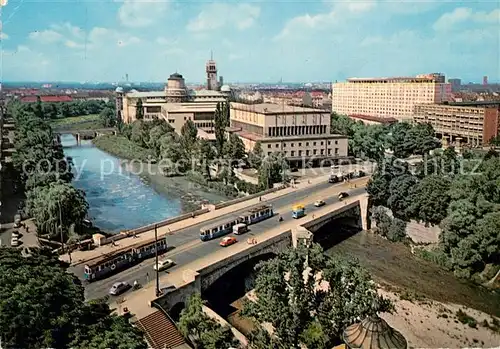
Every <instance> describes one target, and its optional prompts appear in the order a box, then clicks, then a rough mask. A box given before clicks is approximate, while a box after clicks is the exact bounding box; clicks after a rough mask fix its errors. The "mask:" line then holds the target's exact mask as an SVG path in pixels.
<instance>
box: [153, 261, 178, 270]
mask: <svg viewBox="0 0 500 349" xmlns="http://www.w3.org/2000/svg"><path fill="white" fill-rule="evenodd" d="M174 264H175V263H174V261H173V260H171V259H164V260H161V261H158V271H162V270H165V269H168V268H170V267H171V266H173V265H174ZM156 268H157V267H156V263H155V264H154V265H153V269H154V270H156Z"/></svg>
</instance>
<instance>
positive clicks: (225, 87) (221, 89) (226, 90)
mask: <svg viewBox="0 0 500 349" xmlns="http://www.w3.org/2000/svg"><path fill="white" fill-rule="evenodd" d="M220 92H231V87H229V85H223V86H222V87H221V88H220Z"/></svg>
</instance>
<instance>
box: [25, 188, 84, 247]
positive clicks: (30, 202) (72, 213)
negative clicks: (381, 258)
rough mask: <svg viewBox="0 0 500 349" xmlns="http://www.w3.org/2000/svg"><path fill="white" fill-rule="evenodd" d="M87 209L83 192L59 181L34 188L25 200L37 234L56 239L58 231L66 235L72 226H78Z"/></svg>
mask: <svg viewBox="0 0 500 349" xmlns="http://www.w3.org/2000/svg"><path fill="white" fill-rule="evenodd" d="M88 207H89V206H88V203H87V202H86V201H85V194H84V193H83V191H81V190H79V189H75V188H74V187H72V186H71V185H70V184H67V183H64V182H61V181H58V182H54V183H50V184H49V185H48V186H44V187H36V188H35V189H33V190H31V191H29V192H28V193H27V198H26V208H27V210H28V212H29V213H30V215H32V216H33V218H34V219H35V223H36V226H37V229H38V232H39V233H49V234H51V236H52V237H57V238H59V236H57V235H58V233H59V234H60V233H61V231H60V230H59V229H62V231H63V233H66V234H67V233H68V231H69V227H70V226H71V225H72V224H75V225H77V226H79V225H80V224H81V222H82V221H83V219H84V218H85V216H86V215H87V210H88Z"/></svg>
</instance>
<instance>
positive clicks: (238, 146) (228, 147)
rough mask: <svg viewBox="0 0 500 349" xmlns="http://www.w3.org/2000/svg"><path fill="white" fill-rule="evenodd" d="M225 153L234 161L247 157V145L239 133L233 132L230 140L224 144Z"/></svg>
mask: <svg viewBox="0 0 500 349" xmlns="http://www.w3.org/2000/svg"><path fill="white" fill-rule="evenodd" d="M223 152H224V155H225V156H226V158H227V159H229V160H231V162H232V161H235V160H242V159H243V158H244V157H245V145H244V144H243V141H242V140H241V138H240V137H238V135H236V134H234V133H231V135H230V136H229V141H228V142H226V143H225V144H224V151H223Z"/></svg>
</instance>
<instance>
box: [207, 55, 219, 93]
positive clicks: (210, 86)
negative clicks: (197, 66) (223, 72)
mask: <svg viewBox="0 0 500 349" xmlns="http://www.w3.org/2000/svg"><path fill="white" fill-rule="evenodd" d="M206 73H207V90H211V91H217V90H218V89H219V84H218V83H217V64H216V63H215V61H214V59H213V54H212V53H211V54H210V60H209V61H207V64H206Z"/></svg>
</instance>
